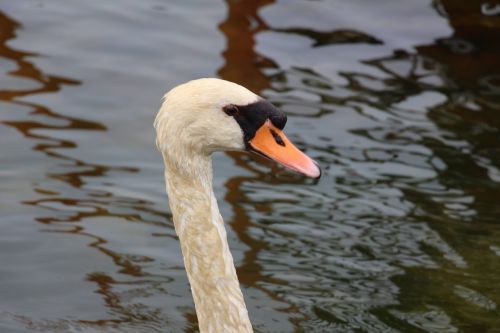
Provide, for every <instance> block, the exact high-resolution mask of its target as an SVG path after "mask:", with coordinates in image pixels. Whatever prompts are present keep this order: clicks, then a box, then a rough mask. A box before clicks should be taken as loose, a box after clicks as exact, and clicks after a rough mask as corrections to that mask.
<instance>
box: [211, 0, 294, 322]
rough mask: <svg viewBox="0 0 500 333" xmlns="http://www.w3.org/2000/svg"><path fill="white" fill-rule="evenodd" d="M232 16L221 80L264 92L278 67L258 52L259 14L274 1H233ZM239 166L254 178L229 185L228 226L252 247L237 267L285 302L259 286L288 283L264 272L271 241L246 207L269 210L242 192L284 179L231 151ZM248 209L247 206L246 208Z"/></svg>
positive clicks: (249, 283) (245, 279)
mask: <svg viewBox="0 0 500 333" xmlns="http://www.w3.org/2000/svg"><path fill="white" fill-rule="evenodd" d="M226 3H227V7H228V16H227V18H226V20H225V21H224V22H223V23H221V24H220V25H219V28H220V30H221V31H222V32H223V33H224V35H225V36H226V40H227V47H226V50H225V51H224V52H223V56H224V60H225V62H224V65H223V67H222V68H220V69H219V71H218V74H219V76H220V77H221V78H223V79H226V80H230V81H233V82H236V83H238V84H241V85H243V86H245V87H247V88H249V89H250V90H252V91H253V92H255V93H256V94H260V93H262V92H263V91H264V90H265V89H267V88H269V87H271V81H270V78H269V77H268V76H266V75H265V74H264V73H263V70H264V69H266V68H276V67H277V66H276V64H275V63H274V61H273V60H272V59H268V58H265V57H263V56H262V55H259V54H258V53H257V52H256V51H255V49H254V48H255V37H256V35H257V34H258V33H259V32H262V31H265V30H268V29H269V27H268V26H267V24H266V22H264V21H263V20H262V19H261V18H260V16H259V14H258V11H259V10H260V9H261V8H263V7H265V6H267V5H269V4H272V3H274V0H258V1H231V0H227V1H226ZM227 154H228V155H229V156H230V157H231V158H232V159H233V161H234V163H235V164H236V165H238V166H239V167H241V168H244V169H245V170H247V171H250V172H251V173H252V176H241V177H232V178H230V179H229V180H228V181H227V182H226V184H225V186H226V188H227V195H226V198H225V199H226V201H227V202H228V203H229V204H230V205H232V209H233V213H234V217H233V219H232V220H231V221H228V223H229V224H230V225H231V227H232V228H233V230H234V231H235V233H236V234H237V236H238V238H239V239H240V241H241V242H243V243H244V244H245V245H247V247H248V248H249V249H248V250H247V251H245V253H244V259H243V261H242V263H241V265H240V266H239V267H237V271H238V278H239V280H240V282H241V283H242V284H243V285H244V286H245V287H252V288H255V289H257V290H260V291H262V292H264V293H266V294H267V295H268V296H269V297H270V298H272V299H274V300H278V301H280V302H283V300H282V299H281V298H279V297H278V296H276V295H274V294H273V293H271V292H270V291H268V290H266V289H265V288H263V287H261V286H260V285H259V282H269V283H273V284H284V283H286V282H285V281H280V280H277V279H275V278H273V277H270V276H266V275H264V274H263V272H262V266H261V265H260V264H259V263H258V255H259V252H260V251H262V250H264V249H266V248H267V242H266V241H263V240H258V239H255V238H252V236H251V233H250V232H249V230H248V229H249V228H250V227H251V226H252V221H251V217H250V216H249V214H248V212H247V209H248V208H249V207H248V206H247V205H246V204H247V203H250V209H257V210H261V211H262V210H264V211H265V210H268V209H269V207H264V206H266V205H260V206H258V207H257V206H256V204H255V203H252V201H251V200H250V199H249V198H248V196H247V194H246V193H245V192H244V191H243V190H242V188H243V185H244V184H245V183H251V182H261V181H262V180H263V179H265V180H266V182H267V183H271V184H279V183H283V179H281V180H277V179H275V178H270V177H269V174H268V173H267V172H264V171H261V170H259V169H257V168H254V167H253V166H252V163H253V161H256V160H258V161H259V163H260V164H266V165H267V166H268V167H270V168H273V170H274V171H277V170H278V167H276V166H275V165H274V164H273V163H270V162H268V161H267V160H264V159H262V158H260V157H258V156H250V155H248V154H245V153H238V152H229V153H227ZM289 181H290V182H294V181H295V182H297V183H299V182H302V180H301V179H300V178H297V179H295V180H292V179H289ZM245 206H246V207H245ZM275 310H277V311H282V312H287V313H298V308H297V307H296V306H295V305H294V304H291V303H288V305H287V308H284V309H283V308H282V309H275ZM289 320H290V321H296V320H297V318H290V319H289Z"/></svg>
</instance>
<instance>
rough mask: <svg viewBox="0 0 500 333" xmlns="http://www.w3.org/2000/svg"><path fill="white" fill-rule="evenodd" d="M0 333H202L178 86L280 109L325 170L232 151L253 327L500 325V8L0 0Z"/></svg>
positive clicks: (226, 173)
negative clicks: (169, 159)
mask: <svg viewBox="0 0 500 333" xmlns="http://www.w3.org/2000/svg"><path fill="white" fill-rule="evenodd" d="M0 9H1V13H0V27H1V29H0V70H1V74H2V75H0V110H1V111H0V143H1V150H0V193H1V194H0V195H1V200H0V227H1V230H2V231H1V233H0V331H1V332H2V333H3V332H5V333H18V332H98V333H102V332H196V331H197V322H196V315H195V312H194V306H193V303H192V300H191V294H190V291H189V286H188V284H187V279H186V276H185V272H184V268H183V263H182V257H181V255H180V251H179V247H178V242H177V239H176V237H175V232H174V229H173V225H172V222H171V216H170V212H169V208H168V201H167V198H166V194H165V191H164V185H163V170H162V169H163V166H162V161H161V157H160V155H159V153H158V152H157V151H156V150H155V147H154V132H153V128H152V122H153V119H154V116H155V113H156V110H157V109H158V107H159V104H160V98H161V96H162V95H163V93H164V92H165V91H166V90H168V89H170V88H171V87H173V86H175V85H176V84H179V83H182V82H184V81H187V80H190V79H194V78H198V77H214V76H215V77H221V78H224V79H228V80H232V81H235V82H238V83H240V84H243V85H245V86H247V87H248V88H250V89H252V90H253V91H255V92H256V93H259V94H261V95H263V96H265V97H266V98H268V99H270V100H271V101H272V102H273V103H275V104H276V105H278V106H280V107H281V108H282V109H283V110H284V111H285V112H286V113H287V114H288V115H289V121H288V124H287V128H286V132H287V134H288V136H289V137H290V138H291V139H293V140H294V141H295V142H296V143H297V144H298V146H300V147H301V148H302V149H304V150H305V151H306V152H307V153H308V154H309V155H310V156H312V157H313V158H314V159H316V160H318V161H319V162H320V164H321V166H322V168H323V171H324V172H323V177H322V178H321V180H319V181H314V180H309V179H305V178H303V177H301V176H299V175H296V174H293V173H290V172H288V171H285V170H283V169H282V168H281V167H279V166H276V165H275V164H273V163H271V162H269V161H266V160H263V159H261V158H259V157H257V156H251V155H247V154H244V153H228V154H216V155H215V156H214V163H215V168H214V169H215V170H216V174H215V191H216V193H217V196H218V200H219V204H220V206H221V212H222V215H223V216H224V218H225V221H226V224H227V228H228V236H229V242H230V246H231V248H232V251H233V254H234V258H235V261H236V266H237V270H238V274H239V278H240V282H241V284H242V287H243V289H244V294H245V298H246V300H247V303H248V308H249V312H250V317H251V320H252V322H253V324H254V327H255V330H256V331H257V332H353V333H354V332H405V333H406V332H409V333H413V332H415V333H420V332H450V333H455V332H471V333H476V332H500V313H499V308H498V306H499V304H500V289H499V287H498V285H499V282H500V275H499V272H500V228H499V218H500V203H499V200H500V199H499V198H500V113H499V111H500V41H499V39H498V36H500V7H499V5H497V4H496V3H494V2H475V1H451V0H441V1H439V0H437V1H433V2H430V1H423V0H411V1H404V2H401V1H396V0H384V1H377V2H374V1H366V0H365V1H361V0H356V1H349V2H345V1H334V0H331V1H329V0H324V1H272V0H259V1H227V2H223V1H204V2H197V1H182V2H180V1H178V2H173V1H172V2H167V1H160V0H145V1H140V2H138V1H132V0H125V1H119V2H117V1H113V2H109V1H108V2H103V1H96V0H91V1H85V2H83V1H80V2H76V1H75V2H68V1H62V0H53V1H44V0H42V1H40V0H38V1H34V0H25V1H8V0H0Z"/></svg>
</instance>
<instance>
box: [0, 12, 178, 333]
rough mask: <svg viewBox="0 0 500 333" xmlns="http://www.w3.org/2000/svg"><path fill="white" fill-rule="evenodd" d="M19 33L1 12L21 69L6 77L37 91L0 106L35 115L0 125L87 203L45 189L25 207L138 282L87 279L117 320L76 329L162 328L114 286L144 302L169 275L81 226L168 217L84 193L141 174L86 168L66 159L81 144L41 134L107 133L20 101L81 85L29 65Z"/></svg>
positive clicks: (5, 97) (3, 35)
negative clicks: (117, 177)
mask: <svg viewBox="0 0 500 333" xmlns="http://www.w3.org/2000/svg"><path fill="white" fill-rule="evenodd" d="M20 27H21V24H20V23H18V22H16V21H15V20H13V19H12V18H10V17H9V16H7V15H5V14H4V13H2V12H0V57H2V58H4V59H6V60H7V61H11V62H13V63H14V64H15V65H16V69H15V70H13V71H11V72H8V73H6V75H8V76H13V77H18V78H22V79H25V80H28V81H31V82H34V83H36V84H37V85H38V87H36V88H32V89H3V90H0V100H2V101H4V102H6V103H10V104H14V105H17V106H21V107H24V108H26V109H28V110H31V112H29V113H28V114H27V115H26V116H25V118H23V119H20V120H8V121H5V120H0V122H1V123H2V124H4V125H6V126H10V127H12V128H14V129H16V130H17V131H19V133H21V134H22V135H23V136H24V137H25V138H26V139H29V140H32V142H33V147H32V149H33V151H35V152H38V153H42V154H44V155H45V156H47V157H48V158H50V159H52V160H55V161H60V163H54V164H55V165H56V168H55V169H56V171H51V172H48V173H47V174H46V178H48V179H55V180H58V181H59V182H60V183H62V184H63V185H65V186H69V187H71V188H73V189H77V190H79V191H80V192H78V193H81V196H82V197H83V198H71V197H65V196H64V193H61V191H60V190H59V189H58V188H46V186H49V185H39V184H33V190H34V193H36V194H38V195H39V196H41V198H38V199H35V200H28V201H25V202H23V203H24V204H27V205H33V206H38V207H44V208H48V209H49V210H50V209H52V210H56V211H57V214H56V215H54V216H44V217H37V218H36V220H37V221H38V222H40V223H42V224H44V225H47V229H43V230H42V231H44V232H51V233H66V234H70V235H72V236H74V235H78V236H84V237H87V238H89V239H90V240H91V241H90V243H89V245H88V246H89V247H91V248H94V249H96V250H98V251H100V252H101V253H102V254H104V255H106V256H107V257H109V258H111V259H112V261H113V262H114V264H115V265H116V267H117V268H118V270H117V273H121V274H124V275H126V276H128V277H134V278H135V279H133V280H130V281H126V280H124V281H119V280H117V279H115V278H113V277H111V276H108V275H106V274H105V273H88V276H87V277H86V279H87V280H88V281H92V282H94V283H95V284H96V285H97V291H96V292H97V293H99V294H101V295H102V298H103V300H104V301H105V303H106V305H107V306H108V308H109V309H110V310H111V311H112V312H113V313H114V314H115V315H116V318H118V319H106V320H95V321H90V320H83V321H82V320H80V321H79V320H75V321H74V324H75V325H76V324H78V323H80V324H85V325H88V324H92V325H98V326H108V325H110V324H112V325H114V324H117V323H130V322H141V321H145V320H154V321H156V322H162V321H164V319H161V318H160V319H159V318H158V313H156V310H150V309H146V306H145V305H138V304H133V305H125V304H122V299H121V297H120V295H119V294H118V293H117V292H115V291H114V289H115V288H114V286H117V285H118V286H119V285H131V286H135V289H134V290H132V293H136V294H137V295H138V296H141V295H147V294H148V293H151V292H158V291H162V290H161V284H162V283H165V282H169V281H170V280H171V279H170V278H169V277H166V276H164V275H154V274H150V273H147V272H145V271H143V268H142V267H143V264H144V263H147V262H149V261H151V259H150V258H147V257H140V256H132V255H126V254H121V253H117V252H115V251H112V250H111V249H109V248H107V247H106V244H107V243H108V241H107V240H106V239H104V238H102V237H100V236H98V235H94V234H91V233H89V232H87V231H86V228H85V226H84V225H83V224H82V223H79V222H82V221H84V220H85V219H87V218H93V217H107V218H109V217H115V218H119V219H124V220H128V221H140V222H141V223H146V224H153V225H157V226H161V227H164V228H169V229H171V227H170V225H169V224H168V223H166V222H164V221H166V219H167V216H166V214H164V213H163V212H159V211H156V210H154V209H153V208H152V206H153V205H152V203H150V202H146V201H143V200H138V199H133V198H122V197H117V196H115V195H114V194H113V193H111V192H107V191H96V190H87V189H85V185H86V183H85V179H86V178H88V177H106V176H107V175H108V174H109V173H110V172H127V173H133V172H137V171H138V169H136V168H132V167H127V166H124V167H111V166H107V165H101V164H93V163H87V162H85V161H83V160H82V159H78V158H73V157H70V156H67V155H65V154H64V153H63V152H64V149H75V148H77V143H76V142H74V141H72V140H70V139H60V138H56V137H51V136H50V134H40V133H50V131H75V130H76V131H82V130H84V131H106V126H104V125H103V124H100V123H98V122H95V121H89V120H85V119H80V118H76V117H72V116H69V115H66V114H63V113H59V112H56V111H54V110H50V109H49V108H48V107H46V106H43V105H40V104H36V103H32V102H27V101H25V100H22V99H20V98H22V97H25V96H35V95H37V94H47V93H59V92H60V91H61V90H62V89H63V88H64V87H65V86H66V85H78V84H80V83H81V82H80V81H79V80H75V79H71V78H66V77H60V76H55V75H50V74H47V73H44V72H43V71H42V70H41V69H40V68H38V67H37V66H36V65H35V64H34V63H33V62H32V61H30V58H33V57H36V56H37V54H36V53H32V52H25V51H20V50H16V49H14V48H12V47H10V46H9V45H8V42H9V41H10V40H12V39H14V38H15V37H16V31H17V30H18V29H19V28H20ZM21 117H22V116H20V118H21ZM59 170H64V171H59ZM45 183H46V184H53V183H54V182H44V184H45ZM59 208H62V209H59ZM66 208H72V209H66ZM124 211H125V213H124ZM127 211H128V212H127ZM64 212H66V213H64ZM144 213H146V214H149V215H150V216H155V217H157V219H155V220H151V219H148V218H145V217H143V214H144ZM162 292H164V291H162ZM128 298H130V297H128ZM148 311H149V313H148ZM19 318H21V319H22V318H24V317H23V316H21V315H20V316H19ZM21 321H22V322H26V323H27V325H29V326H30V327H39V328H40V329H43V330H45V329H47V327H49V328H48V329H49V330H51V331H52V328H50V327H53V329H54V331H56V330H57V331H60V324H61V325H62V326H63V327H64V325H67V321H66V320H62V321H61V323H59V322H57V321H56V322H50V323H47V322H43V323H42V322H41V323H35V322H33V321H31V320H29V319H28V318H24V319H22V320H21ZM71 325H73V323H72V324H71ZM63 330H64V329H63Z"/></svg>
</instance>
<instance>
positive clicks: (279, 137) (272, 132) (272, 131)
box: [269, 129, 286, 147]
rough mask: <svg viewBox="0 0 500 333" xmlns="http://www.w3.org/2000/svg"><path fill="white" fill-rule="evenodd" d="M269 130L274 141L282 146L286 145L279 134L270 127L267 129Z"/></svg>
mask: <svg viewBox="0 0 500 333" xmlns="http://www.w3.org/2000/svg"><path fill="white" fill-rule="evenodd" d="M269 131H270V132H271V134H272V136H273V138H274V141H276V143H277V144H279V145H280V146H283V147H285V146H286V144H285V142H284V141H283V139H282V138H281V136H280V135H279V134H278V133H276V132H275V131H274V130H272V129H271V130H269Z"/></svg>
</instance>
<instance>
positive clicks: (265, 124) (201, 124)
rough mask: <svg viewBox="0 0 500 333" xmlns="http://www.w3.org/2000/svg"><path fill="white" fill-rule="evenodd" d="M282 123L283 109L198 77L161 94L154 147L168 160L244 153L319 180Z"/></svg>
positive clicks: (237, 87) (237, 88)
mask: <svg viewBox="0 0 500 333" xmlns="http://www.w3.org/2000/svg"><path fill="white" fill-rule="evenodd" d="M286 120H287V118H286V115H285V114H284V113H283V112H282V111H281V110H279V109H277V108H276V107H275V106H273V105H272V104H271V103H269V102H268V101H266V100H265V99H263V98H262V97H260V96H258V95H256V94H254V93H252V92H251V91H250V90H248V89H246V88H244V87H242V86H240V85H238V84H236V83H233V82H229V81H225V80H220V79H215V78H205V79H198V80H193V81H189V82H187V83H184V84H181V85H179V86H177V87H175V88H173V89H172V90H170V91H169V92H168V93H167V94H166V95H165V97H164V101H163V104H162V106H161V108H160V111H159V112H158V114H157V116H156V120H155V128H156V134H157V138H156V143H157V146H158V148H159V149H160V151H161V152H162V153H163V154H164V156H169V158H171V159H176V160H182V159H186V158H189V156H192V155H197V154H202V155H207V154H211V153H212V152H215V151H224V150H246V151H251V152H254V153H257V154H259V155H263V156H265V157H267V158H269V159H272V160H274V161H276V162H278V163H280V164H282V165H284V166H285V167H287V168H289V169H292V170H294V171H297V172H299V173H302V174H304V175H306V176H309V177H313V178H319V177H320V175H321V171H320V169H319V167H318V166H317V164H316V162H314V161H313V160H312V159H311V158H309V157H308V156H307V155H305V154H304V153H302V152H301V151H300V150H299V149H297V148H296V147H295V146H294V145H293V144H292V143H291V142H290V140H288V138H287V137H286V136H285V134H284V133H283V128H284V127H285V124H286Z"/></svg>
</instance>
